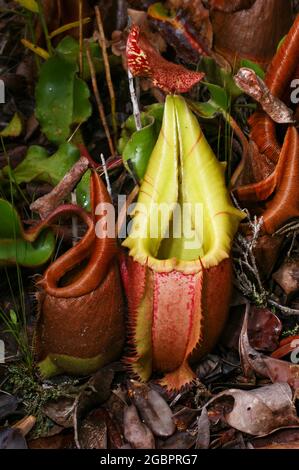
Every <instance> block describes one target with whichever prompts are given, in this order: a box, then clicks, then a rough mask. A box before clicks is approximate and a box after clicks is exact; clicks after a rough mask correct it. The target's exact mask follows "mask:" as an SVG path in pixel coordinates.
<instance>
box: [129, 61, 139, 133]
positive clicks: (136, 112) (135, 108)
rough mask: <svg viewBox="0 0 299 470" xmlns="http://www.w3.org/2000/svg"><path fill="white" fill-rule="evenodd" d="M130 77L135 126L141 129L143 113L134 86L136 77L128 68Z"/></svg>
mask: <svg viewBox="0 0 299 470" xmlns="http://www.w3.org/2000/svg"><path fill="white" fill-rule="evenodd" d="M128 78H129V88H130V95H131V101H132V105H133V115H134V120H135V126H136V130H137V131H140V130H141V129H142V123H141V115H140V110H139V105H138V100H137V96H136V92H135V87H134V77H133V75H132V73H131V71H130V70H129V69H128Z"/></svg>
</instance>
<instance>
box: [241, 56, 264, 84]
mask: <svg viewBox="0 0 299 470" xmlns="http://www.w3.org/2000/svg"><path fill="white" fill-rule="evenodd" d="M241 67H246V68H248V69H251V70H253V71H254V72H255V73H256V74H257V76H258V77H260V78H261V79H262V80H264V79H265V76H266V74H265V72H264V70H263V69H262V67H261V66H260V65H259V64H256V63H255V62H253V61H252V60H249V59H242V60H241Z"/></svg>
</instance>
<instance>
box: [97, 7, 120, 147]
mask: <svg viewBox="0 0 299 470" xmlns="http://www.w3.org/2000/svg"><path fill="white" fill-rule="evenodd" d="M95 13H96V20H97V26H98V31H99V35H98V41H99V45H100V47H101V49H102V54H103V60H104V66H105V73H106V80H107V85H108V90H109V95H110V101H111V116H112V127H113V134H114V138H115V139H116V138H117V117H116V99H115V92H114V87H113V82H112V78H111V70H110V63H109V57H108V54H107V44H106V37H105V31H104V26H103V21H102V16H101V11H100V9H99V7H98V6H96V7H95Z"/></svg>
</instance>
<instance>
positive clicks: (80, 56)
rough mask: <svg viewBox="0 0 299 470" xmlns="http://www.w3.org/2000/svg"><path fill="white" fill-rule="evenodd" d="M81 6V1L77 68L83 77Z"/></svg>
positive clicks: (80, 4) (80, 2) (81, 5)
mask: <svg viewBox="0 0 299 470" xmlns="http://www.w3.org/2000/svg"><path fill="white" fill-rule="evenodd" d="M82 14H83V4H82V0H79V68H80V75H81V77H82V75H83V18H82Z"/></svg>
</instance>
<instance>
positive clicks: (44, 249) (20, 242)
mask: <svg viewBox="0 0 299 470" xmlns="http://www.w3.org/2000/svg"><path fill="white" fill-rule="evenodd" d="M0 220H1V224H0V266H8V265H14V264H19V265H20V266H27V267H35V266H41V265H43V264H45V263H46V262H47V261H48V260H49V259H50V257H51V256H52V254H53V253H54V250H55V236H54V234H53V232H52V231H49V230H44V231H43V232H42V233H41V234H40V235H39V237H38V238H37V239H36V241H34V242H29V241H27V240H26V239H25V236H24V231H23V226H22V223H21V220H20V217H19V215H18V213H17V211H16V210H15V208H14V207H13V206H12V205H11V204H10V203H9V202H8V201H6V200H4V199H0Z"/></svg>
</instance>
